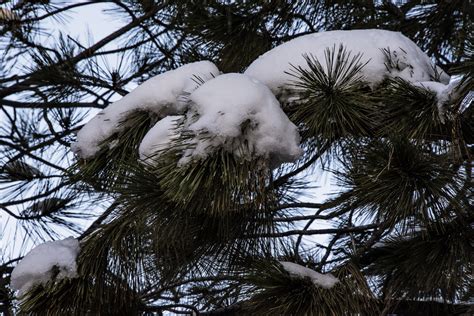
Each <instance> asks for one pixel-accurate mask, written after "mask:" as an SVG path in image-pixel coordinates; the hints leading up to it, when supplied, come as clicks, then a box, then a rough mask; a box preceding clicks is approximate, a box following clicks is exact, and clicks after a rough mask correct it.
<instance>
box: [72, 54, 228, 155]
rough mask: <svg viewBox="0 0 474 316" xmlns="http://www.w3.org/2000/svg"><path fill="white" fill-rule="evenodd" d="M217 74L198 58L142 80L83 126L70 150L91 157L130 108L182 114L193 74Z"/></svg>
mask: <svg viewBox="0 0 474 316" xmlns="http://www.w3.org/2000/svg"><path fill="white" fill-rule="evenodd" d="M218 75H219V70H218V69H217V67H216V66H215V65H214V64H213V63H212V62H210V61H200V62H195V63H190V64H186V65H184V66H182V67H179V68H177V69H175V70H170V71H167V72H164V73H162V74H160V75H157V76H155V77H153V78H151V79H149V80H147V81H145V82H144V83H143V84H141V85H139V86H138V87H137V88H135V89H134V90H133V91H131V92H130V93H129V94H127V95H126V96H124V97H123V98H122V99H120V100H118V101H117V102H114V103H112V104H110V105H109V106H107V107H106V108H105V109H104V110H103V111H101V112H99V113H98V114H97V115H96V116H95V117H94V118H92V119H91V120H90V121H89V122H88V123H87V124H86V125H84V127H82V129H81V130H80V131H79V132H78V134H77V142H76V143H74V144H73V146H72V147H71V149H72V150H73V151H74V152H75V153H76V154H77V155H78V156H79V157H81V158H83V159H87V158H92V157H93V156H95V155H96V154H97V152H98V151H99V150H100V144H101V142H102V141H104V140H105V139H106V138H107V137H109V136H111V135H113V134H114V133H115V132H117V131H118V128H119V126H118V125H119V122H120V121H121V120H123V119H124V117H125V115H126V114H127V113H129V112H131V111H136V110H144V111H150V112H154V113H156V114H158V115H159V116H160V117H164V116H166V115H176V114H181V113H183V112H184V111H185V110H186V104H187V103H186V100H185V99H186V98H185V95H186V94H188V93H190V92H192V91H193V90H194V89H195V88H196V87H197V86H198V83H197V81H198V80H196V77H199V78H200V79H202V80H204V81H206V80H209V79H211V78H213V77H214V76H218Z"/></svg>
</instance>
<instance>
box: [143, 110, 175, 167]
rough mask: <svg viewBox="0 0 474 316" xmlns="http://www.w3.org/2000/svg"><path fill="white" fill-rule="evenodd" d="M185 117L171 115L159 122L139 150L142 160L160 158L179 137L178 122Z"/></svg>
mask: <svg viewBox="0 0 474 316" xmlns="http://www.w3.org/2000/svg"><path fill="white" fill-rule="evenodd" d="M183 118H184V116H183V115H171V116H167V117H165V118H163V119H161V120H159V121H158V122H157V123H156V124H155V126H153V127H152V128H151V129H150V130H149V131H148V133H147V134H146V135H145V137H144V138H143V140H142V142H141V143H140V147H139V148H138V151H139V154H140V159H141V160H143V161H148V159H152V160H153V159H156V158H159V156H160V154H161V152H162V151H163V150H164V149H166V148H168V147H169V146H170V145H171V144H172V141H173V140H175V139H176V138H177V137H178V136H179V135H178V134H177V132H176V128H177V125H178V122H179V121H180V120H182V119H183Z"/></svg>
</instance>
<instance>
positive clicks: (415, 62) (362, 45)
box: [245, 29, 449, 94]
mask: <svg viewBox="0 0 474 316" xmlns="http://www.w3.org/2000/svg"><path fill="white" fill-rule="evenodd" d="M341 44H342V45H344V47H345V48H346V50H347V51H350V52H351V55H352V56H355V55H356V54H358V53H361V54H362V58H361V62H366V61H368V63H367V65H365V67H364V68H363V69H362V70H361V75H362V76H363V77H364V80H365V81H367V82H368V83H369V84H370V85H371V86H376V85H377V84H378V83H380V82H381V81H382V80H383V79H384V78H386V77H400V78H403V79H405V80H408V81H410V82H420V81H425V82H426V81H432V80H433V79H432V78H435V77H436V73H435V72H438V73H439V74H440V81H441V82H442V83H445V84H447V83H448V82H449V76H448V75H447V74H445V73H444V72H442V70H441V69H439V68H435V67H434V66H433V64H432V63H431V60H430V59H429V57H428V56H427V55H426V54H425V53H423V51H422V50H421V49H420V48H419V47H418V46H417V45H416V44H415V43H413V42H412V41H411V40H410V39H408V38H407V37H405V36H404V35H402V34H401V33H399V32H392V31H385V30H375V29H372V30H351V31H328V32H320V33H314V34H309V35H305V36H301V37H298V38H296V39H294V40H291V41H289V42H287V43H284V44H282V45H280V46H277V47H275V48H273V49H272V50H270V51H268V52H266V53H265V54H263V55H261V56H260V57H259V58H258V59H257V60H255V61H254V62H253V63H252V64H250V66H249V67H248V68H247V70H246V71H245V74H246V75H249V76H251V77H254V78H256V79H258V80H260V81H261V82H262V83H264V84H266V85H267V86H268V87H269V88H270V89H271V90H272V91H273V92H274V93H275V94H280V93H282V90H284V89H285V88H286V87H288V85H289V83H290V82H291V81H294V80H295V78H294V77H292V76H291V75H289V74H287V73H285V72H288V71H291V70H292V67H291V65H293V66H301V67H302V68H303V69H307V63H306V61H305V59H304V57H303V55H304V54H308V55H313V56H314V57H315V58H316V59H317V60H319V62H320V63H321V65H322V66H323V67H325V68H326V62H325V56H324V52H325V50H326V49H327V48H329V49H332V48H333V47H335V48H336V49H338V47H339V45H341ZM384 50H386V51H385V52H384ZM386 54H388V55H389V56H390V58H391V62H390V63H388V62H387V58H386ZM290 64H291V65H290ZM389 64H391V65H393V66H395V67H394V68H391V67H387V65H389ZM434 69H437V70H436V71H435V70H434Z"/></svg>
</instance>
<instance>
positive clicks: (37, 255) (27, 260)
mask: <svg viewBox="0 0 474 316" xmlns="http://www.w3.org/2000/svg"><path fill="white" fill-rule="evenodd" d="M78 253H79V241H78V240H77V239H75V238H72V237H69V238H66V239H63V240H58V241H50V242H46V243H43V244H41V245H38V246H37V247H35V248H33V249H32V250H31V251H30V252H29V253H28V254H27V255H26V256H25V257H24V258H23V259H22V260H21V261H20V262H19V263H18V265H17V266H16V267H15V269H13V272H12V274H11V283H10V285H11V287H12V289H14V290H19V294H18V295H19V296H22V295H23V294H25V292H26V291H28V290H29V289H30V288H31V287H32V286H33V285H37V284H45V283H47V282H48V281H50V280H52V279H54V278H56V279H63V278H74V277H77V266H76V257H77V255H78ZM55 268H57V272H58V274H57V275H54V274H55Z"/></svg>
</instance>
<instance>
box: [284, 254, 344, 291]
mask: <svg viewBox="0 0 474 316" xmlns="http://www.w3.org/2000/svg"><path fill="white" fill-rule="evenodd" d="M280 264H281V265H282V266H283V268H284V269H285V270H286V271H287V272H288V273H289V274H290V275H292V276H294V277H297V278H310V279H311V281H313V283H314V284H315V285H316V286H319V287H322V288H324V289H330V288H332V287H333V286H334V285H336V283H338V282H339V279H338V278H336V277H335V276H333V275H332V274H331V273H326V274H322V273H319V272H316V271H314V270H312V269H309V268H306V267H303V266H302V265H299V264H297V263H293V262H289V261H280Z"/></svg>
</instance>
